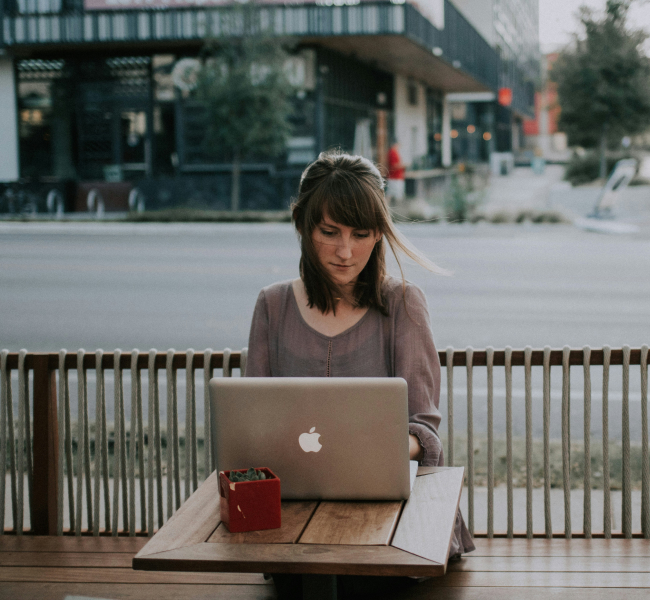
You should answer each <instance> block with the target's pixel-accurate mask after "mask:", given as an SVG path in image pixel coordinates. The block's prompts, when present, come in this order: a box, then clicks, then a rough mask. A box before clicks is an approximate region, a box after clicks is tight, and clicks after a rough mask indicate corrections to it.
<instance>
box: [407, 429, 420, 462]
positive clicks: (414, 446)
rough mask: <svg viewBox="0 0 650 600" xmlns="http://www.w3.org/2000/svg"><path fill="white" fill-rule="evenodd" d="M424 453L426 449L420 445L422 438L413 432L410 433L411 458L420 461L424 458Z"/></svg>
mask: <svg viewBox="0 0 650 600" xmlns="http://www.w3.org/2000/svg"><path fill="white" fill-rule="evenodd" d="M423 454H424V449H423V448H422V446H420V440H418V438H416V437H415V436H414V435H413V434H412V433H409V459H410V460H417V461H418V462H419V461H421V460H422V455H423Z"/></svg>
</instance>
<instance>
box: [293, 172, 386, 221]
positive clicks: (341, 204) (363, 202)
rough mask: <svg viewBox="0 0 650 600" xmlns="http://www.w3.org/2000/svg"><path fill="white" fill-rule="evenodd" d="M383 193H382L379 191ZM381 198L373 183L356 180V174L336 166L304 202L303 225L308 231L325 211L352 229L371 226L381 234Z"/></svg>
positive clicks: (382, 218)
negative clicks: (368, 183)
mask: <svg viewBox="0 0 650 600" xmlns="http://www.w3.org/2000/svg"><path fill="white" fill-rule="evenodd" d="M379 193H381V194H382V196H383V192H379ZM382 203H383V198H379V197H378V193H377V192H376V191H375V190H374V189H373V186H369V185H367V184H365V182H363V181H360V178H359V176H358V175H356V174H351V173H347V172H345V171H343V170H339V169H336V170H334V171H332V172H331V173H330V174H329V175H328V177H327V178H326V180H325V181H323V182H322V183H321V184H320V185H319V186H318V187H317V188H316V189H315V190H313V195H312V197H311V200H310V202H309V205H308V209H307V214H306V215H305V217H306V225H307V228H308V229H309V230H310V231H311V230H313V228H314V227H316V226H317V225H318V224H319V223H320V222H321V221H322V220H323V217H324V216H325V213H327V216H328V217H329V218H330V219H332V221H334V222H335V223H340V224H341V225H346V226H348V227H353V228H354V229H372V230H376V231H380V232H381V233H384V229H385V224H386V219H385V215H384V214H383V211H382Z"/></svg>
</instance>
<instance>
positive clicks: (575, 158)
mask: <svg viewBox="0 0 650 600" xmlns="http://www.w3.org/2000/svg"><path fill="white" fill-rule="evenodd" d="M622 158H633V157H632V156H630V154H627V153H625V154H624V153H617V154H611V155H609V156H607V158H606V162H607V175H608V176H609V174H610V173H611V172H612V169H613V168H614V165H615V164H616V163H617V162H618V161H619V160H621V159H622ZM599 175H600V155H599V153H598V152H595V151H594V152H586V153H585V154H583V155H579V154H578V153H577V152H574V153H573V155H572V156H571V160H570V161H569V163H568V164H567V166H566V168H565V171H564V179H566V180H567V181H570V182H571V185H580V184H582V183H589V182H590V181H594V180H596V179H598V176H599Z"/></svg>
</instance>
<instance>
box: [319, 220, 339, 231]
mask: <svg viewBox="0 0 650 600" xmlns="http://www.w3.org/2000/svg"><path fill="white" fill-rule="evenodd" d="M319 225H321V226H322V227H330V228H331V229H339V227H338V225H334V224H333V223H330V222H328V221H325V219H323V220H322V221H321V222H320V223H319Z"/></svg>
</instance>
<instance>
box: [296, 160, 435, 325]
mask: <svg viewBox="0 0 650 600" xmlns="http://www.w3.org/2000/svg"><path fill="white" fill-rule="evenodd" d="M291 209H292V212H293V214H292V218H293V222H294V225H295V227H296V230H297V231H298V234H299V236H300V245H301V251H302V255H301V258H300V276H301V278H302V280H303V282H304V284H305V290H306V292H307V299H308V302H309V306H310V307H313V306H316V307H317V308H318V309H319V310H320V311H321V312H323V313H327V312H329V311H332V312H334V313H335V312H336V302H335V299H336V298H338V297H340V296H341V290H340V289H339V288H338V286H337V285H336V283H334V281H332V279H331V277H330V276H329V275H328V273H327V272H326V270H325V269H324V268H323V266H322V265H321V264H320V261H319V259H318V255H317V252H316V249H315V248H314V243H313V241H312V232H313V231H314V228H315V227H316V226H317V225H318V224H320V223H321V221H322V220H323V216H324V213H325V212H327V215H328V216H329V217H330V219H332V220H333V221H334V222H336V223H341V224H342V225H346V226H348V227H354V228H355V229H367V230H371V231H378V232H379V233H380V234H382V236H383V237H382V238H381V239H380V240H379V241H378V242H377V243H376V244H375V247H374V249H373V251H372V254H371V255H370V259H369V260H368V264H367V265H366V266H365V268H364V269H363V271H361V273H360V274H359V277H358V279H357V281H356V283H355V286H354V290H353V296H354V299H355V302H356V304H357V306H359V307H372V308H376V309H377V310H379V311H380V312H381V313H382V314H384V315H387V314H388V308H387V303H386V299H385V297H384V295H383V293H382V284H383V282H384V279H385V277H386V257H385V254H386V250H385V245H384V239H386V241H387V242H388V245H389V246H390V248H391V250H392V252H393V254H394V255H395V258H396V259H397V264H398V266H399V268H400V272H401V273H402V281H403V282H404V273H403V272H402V266H401V264H400V261H399V256H398V253H403V254H406V256H408V257H409V258H411V259H412V260H414V261H415V262H417V263H418V264H420V265H421V266H423V267H424V268H426V269H428V270H430V271H432V272H435V273H441V274H443V273H446V271H444V270H443V269H440V268H439V267H437V266H436V265H435V264H434V263H432V262H431V261H430V260H429V259H427V258H426V257H425V256H424V255H423V254H422V253H420V252H419V251H418V250H417V249H416V248H414V247H413V246H412V245H411V243H410V242H409V241H408V240H407V239H406V238H405V237H404V236H403V235H402V234H401V233H399V231H397V229H396V228H395V225H394V224H393V220H392V218H391V215H390V212H389V209H388V204H387V203H386V197H385V195H384V180H383V178H382V176H381V174H380V173H379V170H378V169H377V167H376V166H375V165H374V164H373V163H372V162H371V161H370V160H368V159H367V158H364V157H362V156H351V155H349V154H343V153H340V152H323V153H321V154H320V155H319V157H318V158H317V159H316V160H315V161H314V162H313V163H311V164H310V165H309V166H308V167H307V168H306V169H305V170H304V172H303V174H302V177H301V178H300V187H299V190H298V199H297V200H296V202H294V203H293V204H292V206H291ZM403 285H404V286H405V284H404V283H403Z"/></svg>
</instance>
